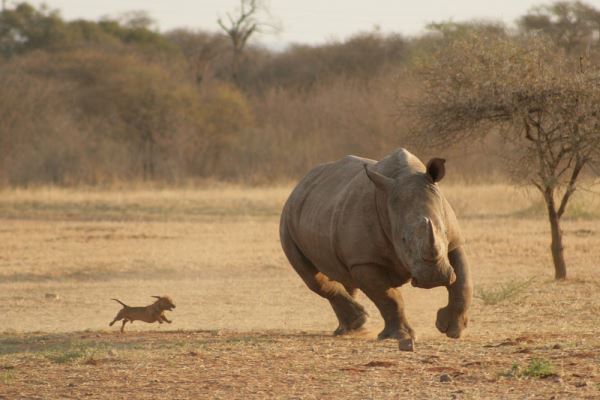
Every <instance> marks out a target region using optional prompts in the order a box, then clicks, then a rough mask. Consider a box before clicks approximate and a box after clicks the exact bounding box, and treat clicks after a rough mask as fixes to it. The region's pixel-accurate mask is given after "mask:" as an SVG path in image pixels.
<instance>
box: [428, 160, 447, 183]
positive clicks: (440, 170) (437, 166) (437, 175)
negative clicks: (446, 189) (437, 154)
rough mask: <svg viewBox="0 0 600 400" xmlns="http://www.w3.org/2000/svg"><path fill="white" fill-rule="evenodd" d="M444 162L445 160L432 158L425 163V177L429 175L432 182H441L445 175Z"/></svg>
mask: <svg viewBox="0 0 600 400" xmlns="http://www.w3.org/2000/svg"><path fill="white" fill-rule="evenodd" d="M445 162H446V160H445V159H443V158H432V159H431V160H429V162H428V163H427V175H429V177H430V178H431V179H432V180H433V181H434V182H439V181H441V180H442V178H443V177H444V175H446V167H445V166H444V163H445Z"/></svg>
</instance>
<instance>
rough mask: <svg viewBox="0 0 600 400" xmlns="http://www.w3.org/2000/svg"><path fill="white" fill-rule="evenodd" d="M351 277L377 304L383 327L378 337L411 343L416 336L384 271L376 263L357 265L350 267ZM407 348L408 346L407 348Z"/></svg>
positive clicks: (398, 294)
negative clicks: (383, 322) (383, 323)
mask: <svg viewBox="0 0 600 400" xmlns="http://www.w3.org/2000/svg"><path fill="white" fill-rule="evenodd" d="M351 274H352V279H353V280H354V282H355V283H356V284H357V285H358V287H359V288H360V290H362V291H363V292H364V293H365V294H366V295H367V297H368V298H369V299H371V301H372V302H373V303H375V305H376V306H377V309H379V312H380V313H381V316H382V317H383V320H384V321H385V327H384V328H383V330H382V331H381V332H380V333H379V335H378V336H377V338H378V339H380V340H382V339H388V338H397V339H399V340H400V341H401V343H402V342H403V341H408V342H410V343H412V341H414V340H415V338H416V336H415V333H414V331H413V329H412V328H411V327H410V325H409V324H408V321H407V320H406V315H405V314H404V301H403V300H402V295H401V294H400V292H399V291H398V290H396V289H395V288H394V287H393V286H392V282H391V280H390V278H389V276H388V274H387V273H386V271H385V270H384V269H383V268H382V267H380V266H378V265H357V266H354V267H353V268H352V269H351ZM407 349H408V348H407Z"/></svg>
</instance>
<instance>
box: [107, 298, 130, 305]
mask: <svg viewBox="0 0 600 400" xmlns="http://www.w3.org/2000/svg"><path fill="white" fill-rule="evenodd" d="M111 300H114V301H116V302H118V303H121V304H122V305H123V307H129V306H128V305H127V304H125V303H123V302H122V301H121V300H117V299H111Z"/></svg>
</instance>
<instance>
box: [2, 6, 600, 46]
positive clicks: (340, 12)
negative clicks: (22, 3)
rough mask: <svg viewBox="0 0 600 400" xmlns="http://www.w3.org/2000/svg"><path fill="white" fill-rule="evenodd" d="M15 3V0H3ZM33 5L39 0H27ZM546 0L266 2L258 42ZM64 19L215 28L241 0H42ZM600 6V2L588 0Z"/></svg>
mask: <svg viewBox="0 0 600 400" xmlns="http://www.w3.org/2000/svg"><path fill="white" fill-rule="evenodd" d="M7 2H8V4H14V3H16V2H18V0H7ZM30 2H31V3H33V4H40V3H42V1H38V0H35V1H34V0H31V1H30ZM554 2H555V1H547V0H537V1H536V0H495V1H487V0H445V1H442V0H412V1H405V0H367V1H355V0H270V1H268V4H269V5H270V9H271V14H272V15H273V17H275V18H276V19H277V20H279V22H280V24H281V26H282V28H283V31H282V32H281V33H279V34H278V35H277V36H272V35H263V36H262V37H257V38H256V40H257V41H259V42H262V43H264V44H267V45H268V46H274V47H283V46H284V45H285V44H288V43H305V44H318V43H323V42H326V41H331V40H343V39H346V38H348V37H349V36H351V35H352V34H354V33H357V32H361V31H363V32H364V31H370V30H373V28H374V27H375V26H379V27H380V29H381V30H382V31H383V32H398V33H401V34H404V35H407V36H410V35H417V34H419V33H422V32H423V30H424V27H425V25H427V24H428V23H430V22H440V21H447V20H452V21H455V22H459V21H464V20H469V19H473V18H477V19H492V20H502V21H504V22H506V23H512V22H514V20H515V19H516V18H517V17H519V16H521V15H523V14H524V13H526V12H527V11H528V10H529V9H530V8H531V7H532V6H536V5H541V4H551V3H554ZM43 3H46V4H47V5H49V6H50V7H51V8H53V9H58V10H60V11H61V14H62V16H63V17H65V18H66V19H75V18H85V19H92V20H97V19H99V18H100V17H102V16H106V15H109V16H117V15H119V14H122V13H124V12H126V11H132V10H145V11H147V12H148V13H149V14H150V16H151V17H152V18H154V19H155V20H156V21H157V22H158V27H159V29H160V30H161V31H166V30H170V29H173V28H179V27H185V28H190V29H202V30H207V31H216V30H218V29H219V28H218V26H217V23H216V20H217V18H218V17H220V16H221V17H223V16H225V13H226V12H227V11H232V10H234V9H235V8H236V7H238V6H239V0H45V1H43ZM586 3H587V4H589V5H592V6H594V7H596V8H600V0H591V1H586Z"/></svg>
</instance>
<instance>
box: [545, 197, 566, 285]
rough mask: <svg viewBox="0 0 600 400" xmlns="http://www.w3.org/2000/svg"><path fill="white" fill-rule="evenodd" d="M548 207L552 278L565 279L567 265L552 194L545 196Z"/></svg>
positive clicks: (558, 218)
mask: <svg viewBox="0 0 600 400" xmlns="http://www.w3.org/2000/svg"><path fill="white" fill-rule="evenodd" d="M545 200H546V206H547V208H548V219H549V220H550V232H551V234H552V244H551V245H550V249H551V250H552V260H553V261H554V278H555V279H556V280H565V279H567V265H566V264H565V255H564V248H563V243H562V230H561V229H560V217H559V215H558V213H557V211H556V207H555V204H554V196H552V194H551V195H550V197H548V196H545Z"/></svg>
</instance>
